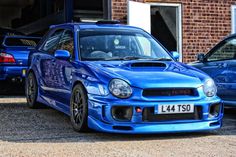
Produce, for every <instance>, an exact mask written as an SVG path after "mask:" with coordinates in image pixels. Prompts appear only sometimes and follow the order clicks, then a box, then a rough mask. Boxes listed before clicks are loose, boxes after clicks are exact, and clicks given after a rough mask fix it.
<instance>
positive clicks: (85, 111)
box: [25, 21, 223, 134]
mask: <svg viewBox="0 0 236 157" xmlns="http://www.w3.org/2000/svg"><path fill="white" fill-rule="evenodd" d="M173 56H175V57H177V56H178V55H176V53H174V54H173ZM30 58H31V65H30V67H29V69H28V71H27V79H26V88H25V89H26V96H27V101H28V106H29V107H30V108H37V107H38V105H39V103H40V104H41V103H43V104H45V105H48V106H50V107H52V108H54V109H56V110H58V111H61V112H63V113H65V114H67V115H69V116H70V119H71V123H72V126H73V128H74V130H76V131H78V132H83V131H87V130H88V129H94V130H97V131H102V132H111V133H135V134H137V133H169V132H193V131H203V130H212V129H218V128H220V127H221V125H222V117H223V106H222V103H221V100H220V98H218V97H217V96H216V86H215V84H214V81H213V80H212V79H211V78H210V77H209V76H208V75H206V74H205V73H203V72H201V71H200V70H197V69H195V68H193V67H190V66H187V65H185V64H182V63H178V62H176V61H175V59H176V58H174V57H172V56H171V55H170V54H169V52H167V50H166V49H165V48H164V47H163V46H161V44H160V43H159V42H158V41H156V40H155V39H154V38H153V37H152V36H151V35H149V34H148V33H146V32H145V31H144V30H142V29H140V28H136V27H131V26H126V25H121V24H118V23H116V22H112V21H111V22H110V23H109V21H108V22H107V21H99V22H97V23H68V24H61V25H56V26H52V27H51V29H50V31H49V32H48V33H47V34H46V35H45V36H44V37H43V39H42V40H41V41H40V43H39V44H38V46H37V47H36V49H35V51H34V52H32V54H31V56H30Z"/></svg>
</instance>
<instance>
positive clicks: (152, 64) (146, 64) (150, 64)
mask: <svg viewBox="0 0 236 157" xmlns="http://www.w3.org/2000/svg"><path fill="white" fill-rule="evenodd" d="M130 67H135V68H139V67H164V68H165V67H166V64H165V63H160V62H137V63H132V64H131V65H130Z"/></svg>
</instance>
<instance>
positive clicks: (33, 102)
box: [25, 72, 38, 108]
mask: <svg viewBox="0 0 236 157" xmlns="http://www.w3.org/2000/svg"><path fill="white" fill-rule="evenodd" d="M25 94H26V100H27V105H28V107H29V108H37V107H38V105H37V97H38V84H37V81H36V78H35V76H34V73H32V72H30V73H29V75H28V77H27V79H26V81H25Z"/></svg>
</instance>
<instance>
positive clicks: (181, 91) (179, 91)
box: [143, 88, 197, 97]
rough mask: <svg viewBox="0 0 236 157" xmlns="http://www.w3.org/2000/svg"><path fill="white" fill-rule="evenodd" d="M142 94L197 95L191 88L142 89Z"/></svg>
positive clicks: (146, 95)
mask: <svg viewBox="0 0 236 157" xmlns="http://www.w3.org/2000/svg"><path fill="white" fill-rule="evenodd" d="M143 96H145V97H148V96H197V92H196V91H195V90H194V89H193V88H171V89H168V88H164V89H144V90H143Z"/></svg>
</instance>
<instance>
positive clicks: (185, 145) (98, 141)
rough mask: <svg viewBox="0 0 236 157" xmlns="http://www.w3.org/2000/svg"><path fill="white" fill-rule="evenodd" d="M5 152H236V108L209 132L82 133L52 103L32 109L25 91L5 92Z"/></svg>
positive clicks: (0, 109)
mask: <svg viewBox="0 0 236 157" xmlns="http://www.w3.org/2000/svg"><path fill="white" fill-rule="evenodd" d="M0 156H3V157H8V156H14V157H15V156H16V157H18V156H19V157H20V156H22V157H23V156H24V157H34V156H35V157H40V156H45V157H46V156H57V157H60V156H65V157H66V156H78V157H80V156H86V157H92V156H101V157H104V156H111V157H114V156H120V157H125V156H132V157H136V156H140V157H149V156H173V157H176V156H185V157H186V156H232V157H233V156H236V109H228V110H226V116H225V118H224V127H223V128H222V129H220V130H217V131H213V132H208V133H188V134H161V135H117V134H106V133H97V132H90V133H82V134H81V133H76V132H74V131H73V129H72V127H71V125H70V121H69V118H68V117H67V116H65V115H64V114H62V113H60V112H58V111H55V110H53V109H50V108H44V109H36V110H33V109H29V108H27V106H26V101H25V98H24V97H23V96H11V97H9V96H0Z"/></svg>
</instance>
